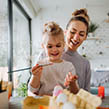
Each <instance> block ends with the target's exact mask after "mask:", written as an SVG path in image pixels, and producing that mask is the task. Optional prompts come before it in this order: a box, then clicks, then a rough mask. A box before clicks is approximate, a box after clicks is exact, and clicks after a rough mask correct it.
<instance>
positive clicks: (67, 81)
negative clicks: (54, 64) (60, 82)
mask: <svg viewBox="0 0 109 109" xmlns="http://www.w3.org/2000/svg"><path fill="white" fill-rule="evenodd" d="M77 79H78V76H77V75H73V74H72V73H71V72H69V73H68V74H67V75H66V78H65V82H64V85H65V86H66V87H67V86H69V85H70V84H73V83H75V81H76V80H77Z"/></svg>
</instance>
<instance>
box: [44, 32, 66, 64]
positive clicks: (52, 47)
mask: <svg viewBox="0 0 109 109" xmlns="http://www.w3.org/2000/svg"><path fill="white" fill-rule="evenodd" d="M60 35H61V34H59V35H56V36H49V35H46V36H44V37H45V41H44V43H43V47H44V49H45V52H46V55H47V56H48V58H49V60H50V61H51V62H61V61H62V60H61V56H62V53H63V50H64V42H63V41H62V37H64V36H60Z"/></svg>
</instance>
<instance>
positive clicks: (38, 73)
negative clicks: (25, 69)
mask: <svg viewBox="0 0 109 109" xmlns="http://www.w3.org/2000/svg"><path fill="white" fill-rule="evenodd" d="M42 69H43V67H42V66H39V65H38V64H36V65H35V66H34V67H33V68H32V74H33V76H35V77H41V74H42Z"/></svg>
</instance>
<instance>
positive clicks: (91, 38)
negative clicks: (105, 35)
mask: <svg viewBox="0 0 109 109" xmlns="http://www.w3.org/2000/svg"><path fill="white" fill-rule="evenodd" d="M99 39H100V38H98V37H87V40H99Z"/></svg>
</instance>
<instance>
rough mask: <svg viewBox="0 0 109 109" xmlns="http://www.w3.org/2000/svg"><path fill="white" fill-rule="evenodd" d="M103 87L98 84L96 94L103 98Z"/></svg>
mask: <svg viewBox="0 0 109 109" xmlns="http://www.w3.org/2000/svg"><path fill="white" fill-rule="evenodd" d="M104 92H105V90H104V87H103V86H99V87H98V96H99V97H101V98H104Z"/></svg>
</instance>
